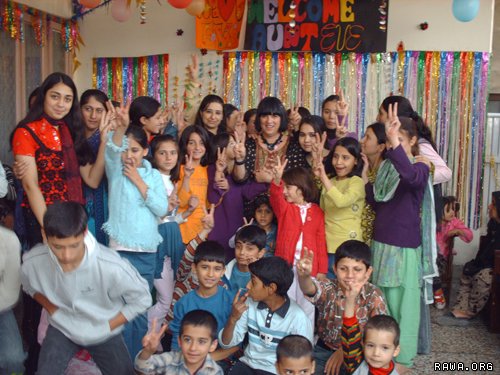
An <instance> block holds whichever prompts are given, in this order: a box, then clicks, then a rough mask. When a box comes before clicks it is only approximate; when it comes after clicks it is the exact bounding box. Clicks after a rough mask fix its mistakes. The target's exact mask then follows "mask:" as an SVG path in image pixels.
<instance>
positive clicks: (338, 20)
mask: <svg viewBox="0 0 500 375" xmlns="http://www.w3.org/2000/svg"><path fill="white" fill-rule="evenodd" d="M387 15H388V1H387V0H363V1H353V0H307V1H306V0H293V1H292V0H249V1H248V12H247V26H246V32H245V49H246V50H252V51H317V52H325V53H336V52H383V51H385V50H386V40H387V33H386V31H387V28H386V25H387ZM292 26H293V27H292Z"/></svg>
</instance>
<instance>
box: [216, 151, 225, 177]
mask: <svg viewBox="0 0 500 375" xmlns="http://www.w3.org/2000/svg"><path fill="white" fill-rule="evenodd" d="M226 168H227V156H226V148H223V149H221V148H220V147H218V148H217V161H216V162H215V170H216V171H217V172H219V173H224V172H225V170H226Z"/></svg>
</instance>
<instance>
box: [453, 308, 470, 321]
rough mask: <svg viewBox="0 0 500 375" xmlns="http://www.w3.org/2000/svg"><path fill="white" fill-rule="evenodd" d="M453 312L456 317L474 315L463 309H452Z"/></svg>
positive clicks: (464, 317) (462, 317) (465, 317)
mask: <svg viewBox="0 0 500 375" xmlns="http://www.w3.org/2000/svg"><path fill="white" fill-rule="evenodd" d="M451 313H452V314H453V316H454V317H455V318H459V319H470V318H471V317H472V316H471V314H470V313H468V312H467V311H462V310H452V311H451Z"/></svg>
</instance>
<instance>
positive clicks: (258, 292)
mask: <svg viewBox="0 0 500 375" xmlns="http://www.w3.org/2000/svg"><path fill="white" fill-rule="evenodd" d="M249 268H250V272H251V280H250V282H249V283H248V284H247V288H248V292H246V293H241V291H239V292H238V293H237V294H236V297H235V298H234V301H233V305H232V311H231V315H230V317H229V319H228V321H227V323H226V326H225V327H224V329H223V330H222V331H220V332H219V343H220V345H221V346H222V347H223V348H229V347H233V346H235V345H238V344H239V343H241V342H242V341H243V339H244V337H245V335H246V334H247V333H248V336H249V340H248V345H247V347H246V348H245V352H244V355H243V357H241V358H240V360H239V361H238V362H237V363H236V364H235V365H234V366H233V367H232V368H231V370H230V373H231V374H237V375H245V374H276V373H277V372H276V369H275V363H276V348H277V345H278V343H279V342H280V340H281V339H282V338H283V337H285V336H287V335H290V334H299V335H303V336H305V337H306V338H307V339H308V340H309V341H311V342H312V339H313V329H312V325H311V321H310V320H309V318H308V317H307V316H306V314H305V313H304V311H303V310H302V309H301V308H300V307H299V306H298V305H297V304H296V303H295V302H294V301H292V300H290V299H289V298H288V296H287V292H288V289H289V288H290V285H292V282H293V271H292V270H291V268H290V266H289V265H288V263H287V262H286V261H285V260H283V259H282V258H279V257H265V258H261V259H259V260H257V261H256V262H253V263H250V265H249ZM248 297H251V298H250V299H248ZM270 371H271V372H270Z"/></svg>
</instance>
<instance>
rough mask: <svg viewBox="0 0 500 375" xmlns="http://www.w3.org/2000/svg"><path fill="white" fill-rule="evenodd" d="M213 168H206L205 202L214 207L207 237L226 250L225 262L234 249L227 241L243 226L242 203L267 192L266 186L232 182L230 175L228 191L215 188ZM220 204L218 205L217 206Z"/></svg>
mask: <svg viewBox="0 0 500 375" xmlns="http://www.w3.org/2000/svg"><path fill="white" fill-rule="evenodd" d="M214 178H215V166H214V165H209V166H208V191H207V200H208V202H209V203H214V204H215V205H216V208H215V214H214V221H215V226H214V228H213V229H212V231H211V232H210V234H209V235H208V239H209V240H213V241H217V242H218V243H220V244H221V245H222V246H223V247H224V249H225V250H226V262H229V261H230V260H231V259H233V258H234V249H232V248H231V247H229V239H230V238H231V237H232V236H233V235H234V234H235V233H236V231H237V230H238V228H239V227H241V226H242V225H243V203H244V201H245V200H251V199H253V198H254V197H256V196H257V195H259V194H261V193H264V192H266V191H267V190H268V188H269V186H268V185H267V184H260V183H257V182H255V181H254V180H248V181H247V182H245V183H243V184H238V183H236V182H234V180H233V177H232V176H231V175H226V178H227V181H228V182H229V190H227V191H225V190H221V189H219V188H217V187H216V186H215V183H214ZM219 202H220V204H219V205H217V204H218V203H219Z"/></svg>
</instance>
